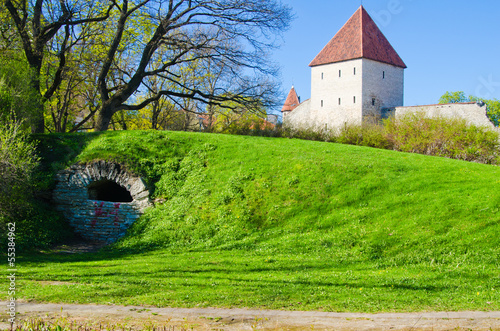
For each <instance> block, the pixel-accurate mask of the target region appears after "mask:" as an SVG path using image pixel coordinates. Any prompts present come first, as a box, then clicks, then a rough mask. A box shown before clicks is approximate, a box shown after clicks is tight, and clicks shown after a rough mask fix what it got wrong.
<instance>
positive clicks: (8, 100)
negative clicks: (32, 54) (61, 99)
mask: <svg viewBox="0 0 500 331" xmlns="http://www.w3.org/2000/svg"><path fill="white" fill-rule="evenodd" d="M31 75H32V73H31V70H30V69H29V66H28V65H27V63H26V61H25V60H23V59H21V58H8V57H0V122H1V123H4V124H5V123H12V122H21V121H22V122H24V123H25V124H26V125H29V124H31V120H32V118H33V116H34V111H35V109H37V107H39V106H40V97H39V94H38V93H37V91H35V90H33V89H32V88H31Z"/></svg>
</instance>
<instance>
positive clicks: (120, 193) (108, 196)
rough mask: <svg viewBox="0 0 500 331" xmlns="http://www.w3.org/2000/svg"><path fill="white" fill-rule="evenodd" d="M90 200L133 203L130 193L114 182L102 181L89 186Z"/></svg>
mask: <svg viewBox="0 0 500 331" xmlns="http://www.w3.org/2000/svg"><path fill="white" fill-rule="evenodd" d="M87 192H88V196H89V199H91V200H101V201H111V202H132V201H133V198H132V195H131V194H130V192H129V191H128V190H127V189H126V188H124V187H122V186H120V185H119V184H117V183H115V182H114V181H112V180H108V179H102V180H99V181H96V182H93V183H90V184H89V185H88V186H87Z"/></svg>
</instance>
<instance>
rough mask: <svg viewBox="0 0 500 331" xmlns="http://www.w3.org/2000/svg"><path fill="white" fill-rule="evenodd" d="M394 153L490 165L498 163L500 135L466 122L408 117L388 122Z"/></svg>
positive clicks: (416, 116) (413, 115) (422, 115)
mask: <svg viewBox="0 0 500 331" xmlns="http://www.w3.org/2000/svg"><path fill="white" fill-rule="evenodd" d="M384 127H385V130H386V135H387V139H388V141H389V142H390V144H391V145H392V146H393V149H394V150H397V151H401V152H410V153H419V154H425V155H434V156H442V157H448V158H453V159H459V160H464V161H474V162H480V163H486V164H497V163H498V161H499V160H498V157H499V155H498V147H499V144H498V139H499V137H498V133H497V132H494V131H492V130H489V129H487V128H484V127H478V126H475V125H468V124H467V122H466V121H465V120H464V119H458V118H453V119H450V118H439V117H438V118H427V117H425V115H424V114H423V113H414V114H408V115H407V116H404V117H402V118H398V119H395V118H391V119H389V120H386V121H385V122H384Z"/></svg>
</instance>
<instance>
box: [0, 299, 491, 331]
mask: <svg viewBox="0 0 500 331" xmlns="http://www.w3.org/2000/svg"><path fill="white" fill-rule="evenodd" d="M6 305H7V303H6V302H1V306H2V307H6ZM4 311H5V312H6V309H2V316H3V317H2V322H1V323H0V329H2V330H6V329H10V326H9V325H8V324H7V323H5V321H6V319H5V316H6V314H5V313H4ZM17 312H18V313H19V314H18V317H17V318H18V320H19V321H21V320H26V319H29V318H34V317H40V318H43V319H44V320H46V321H52V322H54V321H57V320H64V321H66V322H67V321H78V322H80V323H83V324H85V325H89V326H90V325H97V326H98V325H99V324H101V325H113V326H114V327H117V326H120V325H126V330H129V328H132V330H141V329H142V328H144V327H146V326H148V325H149V326H152V325H155V326H161V330H231V331H232V330H500V312H432V313H383V314H359V313H326V312H314V311H307V312H302V311H296V312H292V311H279V310H248V309H212V308H203V309H201V308H200V309H186V308H152V307H138V306H114V305H113V306H107V305H75V304H52V303H48V304H45V303H24V302H18V303H17Z"/></svg>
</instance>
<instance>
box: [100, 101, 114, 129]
mask: <svg viewBox="0 0 500 331" xmlns="http://www.w3.org/2000/svg"><path fill="white" fill-rule="evenodd" d="M114 113H115V112H114V110H113V108H112V107H111V106H103V107H102V108H101V109H100V111H98V112H97V121H96V123H95V131H106V130H107V129H108V128H109V123H110V122H111V118H112V117H113V114H114Z"/></svg>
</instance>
